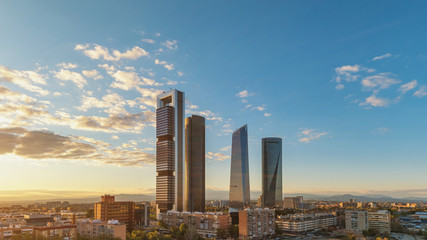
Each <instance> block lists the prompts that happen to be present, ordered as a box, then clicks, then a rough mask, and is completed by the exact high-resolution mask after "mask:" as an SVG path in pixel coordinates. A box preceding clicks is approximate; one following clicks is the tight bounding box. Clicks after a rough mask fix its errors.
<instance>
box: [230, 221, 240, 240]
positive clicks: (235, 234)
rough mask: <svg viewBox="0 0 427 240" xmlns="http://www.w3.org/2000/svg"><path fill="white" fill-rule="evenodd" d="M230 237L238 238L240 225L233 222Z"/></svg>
mask: <svg viewBox="0 0 427 240" xmlns="http://www.w3.org/2000/svg"><path fill="white" fill-rule="evenodd" d="M229 231H230V237H232V238H238V237H239V225H236V224H234V225H233V224H232V225H230V230H229Z"/></svg>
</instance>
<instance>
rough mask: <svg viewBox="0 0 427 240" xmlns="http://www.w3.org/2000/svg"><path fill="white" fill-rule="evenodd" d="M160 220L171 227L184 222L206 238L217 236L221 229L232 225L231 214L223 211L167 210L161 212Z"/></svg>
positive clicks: (226, 228) (225, 229)
mask: <svg viewBox="0 0 427 240" xmlns="http://www.w3.org/2000/svg"><path fill="white" fill-rule="evenodd" d="M159 220H161V221H163V222H164V223H165V224H166V225H168V226H169V227H179V226H180V225H181V224H182V223H184V224H186V225H187V226H188V227H190V228H192V229H195V230H196V231H197V233H198V234H200V235H201V236H203V237H205V238H216V237H217V236H216V234H217V231H218V230H219V229H221V230H224V231H227V230H228V228H229V226H230V215H228V214H226V213H222V212H204V213H201V212H194V213H190V212H176V211H167V212H166V213H161V214H159Z"/></svg>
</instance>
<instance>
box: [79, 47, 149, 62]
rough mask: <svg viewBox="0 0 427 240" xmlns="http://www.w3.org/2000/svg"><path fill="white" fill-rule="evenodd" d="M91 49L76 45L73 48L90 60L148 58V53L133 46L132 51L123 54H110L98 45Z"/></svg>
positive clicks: (115, 51) (117, 52) (114, 52)
mask: <svg viewBox="0 0 427 240" xmlns="http://www.w3.org/2000/svg"><path fill="white" fill-rule="evenodd" d="M92 46H93V48H90V45H89V44H85V45H83V44H77V45H76V47H75V48H74V49H75V50H77V51H83V53H84V54H85V55H86V56H88V57H90V58H92V59H104V60H107V61H119V60H121V59H138V58H140V57H142V56H149V53H148V52H147V51H145V50H144V49H142V48H140V47H138V46H135V47H133V48H132V49H128V50H126V51H125V52H120V51H118V50H114V49H112V54H110V50H109V49H108V48H106V47H103V46H100V45H98V44H93V45H92Z"/></svg>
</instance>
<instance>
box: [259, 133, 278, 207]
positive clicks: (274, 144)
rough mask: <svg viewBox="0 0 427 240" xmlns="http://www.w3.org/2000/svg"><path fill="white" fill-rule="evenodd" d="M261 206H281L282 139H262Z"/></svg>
mask: <svg viewBox="0 0 427 240" xmlns="http://www.w3.org/2000/svg"><path fill="white" fill-rule="evenodd" d="M262 196H263V197H262V203H263V204H262V206H263V207H269V208H271V207H275V206H280V205H282V139H281V138H277V137H269V138H263V139H262Z"/></svg>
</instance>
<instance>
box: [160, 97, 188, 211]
mask: <svg viewBox="0 0 427 240" xmlns="http://www.w3.org/2000/svg"><path fill="white" fill-rule="evenodd" d="M184 105H185V103H184V93H183V92H180V91H178V90H176V89H174V90H171V91H169V92H165V93H162V94H160V95H159V96H157V110H156V137H157V143H156V171H157V176H156V204H157V209H158V211H160V212H165V211H167V210H176V211H182V210H183V195H184V166H183V165H184V163H183V156H184V149H183V144H184V109H185V106H184Z"/></svg>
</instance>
